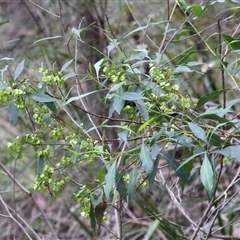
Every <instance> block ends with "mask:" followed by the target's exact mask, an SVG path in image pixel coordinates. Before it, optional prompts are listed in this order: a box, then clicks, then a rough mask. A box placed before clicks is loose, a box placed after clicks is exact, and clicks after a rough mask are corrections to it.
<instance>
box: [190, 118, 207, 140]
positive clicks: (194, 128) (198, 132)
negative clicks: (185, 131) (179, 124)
mask: <svg viewBox="0 0 240 240" xmlns="http://www.w3.org/2000/svg"><path fill="white" fill-rule="evenodd" d="M188 126H189V128H190V129H191V131H192V132H193V133H194V135H195V136H196V137H197V138H199V139H201V140H203V141H204V142H206V134H205V131H204V130H203V129H202V128H201V127H199V126H198V125H197V124H195V123H190V122H189V123H188Z"/></svg>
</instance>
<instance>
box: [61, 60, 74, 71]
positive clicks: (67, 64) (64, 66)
mask: <svg viewBox="0 0 240 240" xmlns="http://www.w3.org/2000/svg"><path fill="white" fill-rule="evenodd" d="M72 61H73V59H71V60H70V61H68V62H66V63H64V64H63V66H62V68H61V71H60V72H63V71H64V70H65V69H66V68H67V67H68V66H69V65H70V64H71V63H72Z"/></svg>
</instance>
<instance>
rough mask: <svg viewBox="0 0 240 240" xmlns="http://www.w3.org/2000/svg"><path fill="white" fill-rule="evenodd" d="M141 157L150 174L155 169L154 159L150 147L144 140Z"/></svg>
mask: <svg viewBox="0 0 240 240" xmlns="http://www.w3.org/2000/svg"><path fill="white" fill-rule="evenodd" d="M140 159H141V162H142V166H143V168H144V170H145V171H146V173H147V174H150V173H151V171H152V169H153V161H152V157H151V153H150V151H149V148H148V147H147V146H146V145H145V143H144V142H143V143H142V147H141V151H140Z"/></svg>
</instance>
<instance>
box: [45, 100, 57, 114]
mask: <svg viewBox="0 0 240 240" xmlns="http://www.w3.org/2000/svg"><path fill="white" fill-rule="evenodd" d="M45 104H46V105H47V107H48V108H49V109H50V110H51V111H52V112H53V113H57V107H56V104H55V102H45Z"/></svg>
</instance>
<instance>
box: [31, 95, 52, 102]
mask: <svg viewBox="0 0 240 240" xmlns="http://www.w3.org/2000/svg"><path fill="white" fill-rule="evenodd" d="M30 97H31V98H32V99H33V100H35V101H37V102H43V103H47V102H55V101H56V99H55V98H52V97H50V96H49V95H47V94H45V93H34V94H31V95H30Z"/></svg>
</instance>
